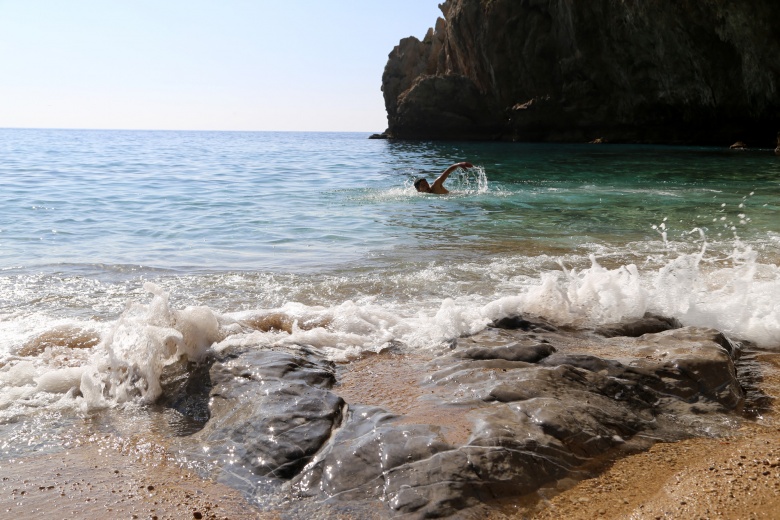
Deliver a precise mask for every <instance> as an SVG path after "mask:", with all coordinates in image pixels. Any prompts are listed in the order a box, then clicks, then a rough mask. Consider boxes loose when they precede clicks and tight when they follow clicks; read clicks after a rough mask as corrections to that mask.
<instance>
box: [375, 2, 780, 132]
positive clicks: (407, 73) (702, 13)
mask: <svg viewBox="0 0 780 520" xmlns="http://www.w3.org/2000/svg"><path fill="white" fill-rule="evenodd" d="M440 8H441V10H442V13H443V18H439V19H438V20H437V21H436V26H435V29H431V30H429V32H428V34H427V35H426V36H425V37H424V38H423V40H422V41H420V40H418V39H417V38H414V37H410V38H405V39H403V40H401V41H400V43H399V44H398V46H397V47H395V48H394V49H393V50H392V52H391V53H390V55H389V57H388V62H387V65H386V66H385V70H384V74H383V76H382V91H383V93H384V98H385V107H386V109H387V116H388V125H389V126H388V134H389V135H390V136H392V137H396V138H402V139H503V140H523V141H533V140H545V141H578V142H589V141H593V140H595V139H599V140H601V141H602V142H606V141H609V142H626V141H631V142H651V143H700V144H713V145H721V146H728V145H729V144H731V143H733V142H735V141H737V140H745V141H746V142H750V143H752V144H754V145H755V146H766V147H768V146H769V145H770V144H771V141H772V137H773V136H774V134H775V132H776V131H777V128H778V125H780V95H778V88H779V87H778V85H780V68H778V67H777V66H776V63H777V56H778V55H780V33H778V31H777V29H776V25H777V24H776V20H778V19H780V3H778V2H776V1H774V0H757V1H754V2H749V3H746V2H730V3H729V2H723V1H722V0H700V1H696V2H691V1H685V2H616V1H614V0H594V1H589V2H575V1H571V0H567V1H563V2H560V1H551V0H541V1H527V0H524V1H519V0H490V1H485V0H447V1H445V2H444V3H443V4H441V5H440Z"/></svg>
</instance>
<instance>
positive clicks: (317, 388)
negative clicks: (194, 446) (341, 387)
mask: <svg viewBox="0 0 780 520" xmlns="http://www.w3.org/2000/svg"><path fill="white" fill-rule="evenodd" d="M207 365H208V366H209V371H208V384H207V385H205V384H204V389H205V388H209V391H208V403H209V405H208V406H209V415H210V419H209V420H208V422H207V423H206V425H205V426H204V427H203V429H201V430H200V431H199V432H197V433H196V434H194V435H193V436H192V437H191V439H190V441H191V440H193V439H194V440H196V441H197V443H198V444H199V447H200V448H202V449H203V450H204V451H205V452H207V453H208V456H209V457H210V458H211V459H212V461H216V462H217V464H218V465H219V470H218V471H217V473H218V475H217V476H218V478H219V480H222V481H224V482H227V483H230V484H232V485H234V486H236V487H240V488H246V483H247V482H250V481H256V482H273V481H281V480H286V479H289V478H291V477H293V476H294V475H296V474H297V473H298V472H299V471H300V470H301V468H303V466H305V465H306V463H308V462H309V460H310V459H311V458H312V457H313V456H314V455H315V454H316V453H317V452H318V451H319V450H320V449H321V448H322V446H323V445H324V444H325V442H326V441H327V440H328V438H329V437H330V436H331V433H332V430H333V429H334V428H335V427H337V426H338V425H339V424H340V422H341V417H342V412H343V408H344V401H343V400H342V399H341V398H340V397H339V396H337V395H336V394H334V393H333V392H331V391H330V388H331V387H332V385H333V383H334V381H335V376H334V369H333V366H332V365H331V364H330V363H328V362H326V361H324V360H322V359H321V358H320V357H318V356H316V355H314V354H311V353H306V352H305V351H303V352H301V353H300V354H293V353H289V352H284V351H273V350H260V349H251V348H247V349H235V350H229V351H227V352H224V353H222V354H219V355H217V356H216V358H215V359H212V360H210V361H209V363H208V364H207ZM255 477H264V478H265V480H258V479H257V478H255Z"/></svg>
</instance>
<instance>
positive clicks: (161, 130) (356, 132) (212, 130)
mask: <svg viewBox="0 0 780 520" xmlns="http://www.w3.org/2000/svg"><path fill="white" fill-rule="evenodd" d="M0 130H62V131H81V132H245V133H251V132H268V133H271V132H273V133H307V134H315V133H322V134H326V133H327V134H381V133H383V132H384V130H217V129H194V128H187V129H177V128H79V127H56V126H53V127H45V126H0Z"/></svg>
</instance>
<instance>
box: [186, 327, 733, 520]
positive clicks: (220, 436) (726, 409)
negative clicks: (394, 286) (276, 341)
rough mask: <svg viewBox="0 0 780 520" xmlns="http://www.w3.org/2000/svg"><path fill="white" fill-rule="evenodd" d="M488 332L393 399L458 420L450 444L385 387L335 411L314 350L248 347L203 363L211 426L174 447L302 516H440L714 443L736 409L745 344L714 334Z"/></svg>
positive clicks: (393, 384) (330, 369) (426, 369)
mask: <svg viewBox="0 0 780 520" xmlns="http://www.w3.org/2000/svg"><path fill="white" fill-rule="evenodd" d="M657 322H664V323H666V324H667V325H669V326H670V327H671V325H678V324H676V323H674V322H671V321H670V320H665V319H663V318H652V319H651V324H654V325H653V326H655V325H657ZM497 324H501V325H504V326H507V325H508V324H514V325H516V326H517V327H516V328H511V329H510V328H497V327H491V328H488V329H486V330H485V331H483V332H481V333H479V334H476V335H474V336H471V337H468V338H460V339H458V340H457V341H456V342H455V343H454V345H453V346H454V350H453V351H451V352H450V353H449V354H447V355H442V356H438V357H434V358H431V359H430V360H429V361H427V362H426V363H423V364H421V365H420V366H419V380H418V381H417V383H413V384H416V386H417V387H418V388H417V390H418V391H417V393H415V394H412V393H404V394H403V395H405V396H416V397H410V398H412V399H415V400H417V401H418V402H419V403H420V404H424V407H423V408H425V409H427V410H438V411H441V412H442V414H444V415H449V416H453V417H456V416H457V417H458V418H459V420H460V421H462V422H464V423H467V424H468V425H470V426H469V427H468V433H467V434H466V435H465V436H463V437H462V438H456V437H453V436H448V435H446V434H444V433H443V431H444V430H443V427H442V425H441V424H439V421H438V420H437V419H436V414H433V413H425V412H422V413H413V412H410V411H409V410H411V409H412V408H409V407H406V408H405V409H406V410H407V413H403V412H399V411H397V410H396V409H394V408H397V405H396V404H397V403H398V401H397V400H393V399H386V397H387V396H386V395H384V394H387V393H392V392H393V391H394V389H395V391H406V390H408V389H405V388H404V389H399V388H397V384H398V383H397V380H396V379H393V380H390V381H385V382H384V384H386V386H385V387H379V386H377V387H376V388H366V389H365V391H364V392H360V391H359V389H358V391H357V392H354V391H353V392H352V393H350V394H349V395H350V396H351V397H350V402H348V403H345V402H344V400H343V399H342V398H341V397H339V395H338V394H339V392H340V387H339V384H338V383H337V380H336V379H337V378H336V374H337V373H339V372H338V371H337V370H335V367H334V366H333V365H332V364H330V363H328V362H327V361H324V360H323V359H322V358H321V357H320V356H318V355H317V354H316V353H314V352H313V351H310V350H307V349H305V348H301V350H300V351H299V352H290V351H285V350H282V349H280V350H278V351H277V350H260V349H256V350H255V349H251V348H245V349H237V350H231V351H228V352H226V353H223V354H220V355H218V356H216V357H215V358H214V359H212V361H211V363H210V366H209V367H208V374H209V376H208V379H209V381H208V383H207V384H203V385H201V386H202V388H203V391H204V392H205V393H207V394H208V396H209V397H208V408H209V417H210V418H209V419H208V421H207V423H206V424H205V426H204V427H203V428H202V429H201V430H200V431H198V432H197V433H194V434H192V435H191V436H190V437H188V438H187V440H186V442H187V443H190V444H191V443H192V441H197V444H198V445H199V446H203V447H205V448H207V451H208V453H209V455H208V458H209V460H210V464H212V465H215V466H216V468H217V469H216V471H215V473H216V474H217V476H218V477H219V478H220V480H222V481H224V482H228V483H231V484H233V485H234V486H237V487H241V488H242V489H244V490H245V491H247V492H249V493H255V495H256V496H263V497H266V499H267V497H268V496H270V495H273V494H276V495H277V496H279V497H290V496H292V497H296V498H298V499H300V500H298V501H296V502H295V503H294V504H295V505H294V507H295V508H298V509H301V510H305V509H307V508H336V510H339V508H344V507H345V505H348V507H349V508H350V510H351V511H353V513H354V512H355V511H358V510H359V511H362V512H361V513H360V514H359V515H358V516H361V515H362V514H366V515H368V512H370V511H373V514H376V504H377V502H378V501H379V502H383V503H384V504H385V507H387V508H389V510H390V511H396V512H398V513H402V514H406V515H412V516H414V517H439V516H446V515H450V514H454V513H456V512H458V511H460V510H463V509H467V508H470V507H475V506H479V505H480V504H489V503H490V501H492V500H494V499H497V498H502V497H509V496H520V495H524V494H528V493H532V492H534V491H536V490H537V489H539V488H540V487H542V486H545V485H553V484H554V483H555V482H556V481H557V480H559V479H562V478H566V477H571V476H575V477H576V476H577V475H578V474H581V473H583V472H584V471H585V469H584V468H586V467H587V464H588V462H589V461H592V460H594V459H601V458H603V457H609V456H615V455H616V454H617V453H620V452H624V451H629V450H632V449H640V448H644V447H647V446H648V445H649V444H650V443H652V442H655V441H659V440H667V441H671V440H677V439H681V438H685V437H689V436H694V435H702V434H705V433H706V434H709V435H713V434H717V432H718V431H722V430H723V429H724V428H728V427H729V426H730V425H731V423H732V421H733V415H731V414H732V413H733V412H735V411H736V412H738V411H739V410H740V409H741V406H742V405H743V403H744V399H745V393H744V390H743V389H742V387H741V385H740V382H739V380H738V379H737V371H736V370H735V365H734V363H735V360H736V359H737V358H738V357H739V354H740V352H741V347H740V345H739V344H738V343H736V342H733V341H731V340H729V339H728V338H726V337H725V336H723V335H722V334H720V333H719V332H717V331H713V330H710V329H699V328H690V327H687V328H669V330H664V331H661V332H655V333H654V332H649V333H643V335H641V336H639V337H627V336H621V337H613V338H606V337H603V336H601V335H599V334H594V333H593V332H589V331H575V332H571V331H569V332H562V331H560V330H557V329H555V328H554V327H552V326H549V325H548V324H545V323H543V322H540V321H538V322H535V321H532V320H527V319H524V318H521V317H517V318H515V319H510V320H505V321H502V322H500V323H497ZM640 328H641V327H640ZM651 328H652V327H651ZM611 330H614V327H613V328H611ZM626 330H628V331H634V330H635V328H632V327H626ZM382 362H383V361H382V357H381V356H377V358H376V359H375V360H374V363H382ZM368 366H371V365H368ZM349 369H350V368H349V366H346V367H342V369H341V370H342V371H344V370H349ZM361 381H364V383H363V384H364V385H369V386H370V385H372V384H376V385H379V384H380V383H381V382H380V381H376V382H373V383H372V382H371V378H366V379H361ZM375 390H377V391H375ZM393 403H396V404H393ZM440 416H441V415H440ZM286 507H293V506H292V505H289V504H288V506H286ZM360 507H365V508H366V509H365V510H362V509H360ZM355 508H357V509H355ZM388 512H389V511H388ZM369 516H370V515H369ZM379 516H383V515H381V514H380V515H379Z"/></svg>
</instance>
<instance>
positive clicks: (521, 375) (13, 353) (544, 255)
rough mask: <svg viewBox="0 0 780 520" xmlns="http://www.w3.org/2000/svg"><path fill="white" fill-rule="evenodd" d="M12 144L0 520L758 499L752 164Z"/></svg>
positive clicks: (779, 256) (759, 273) (198, 136)
mask: <svg viewBox="0 0 780 520" xmlns="http://www.w3.org/2000/svg"><path fill="white" fill-rule="evenodd" d="M2 134H3V137H4V140H3V143H4V146H5V147H6V151H7V153H6V154H5V155H4V156H3V159H2V160H0V170H1V173H2V174H3V179H4V181H3V182H4V186H3V188H4V192H5V193H8V194H9V198H8V204H5V205H3V206H2V207H1V208H0V245H2V248H0V469H1V470H2V478H3V479H4V480H2V482H1V483H0V486H1V487H0V506H2V509H0V510H2V511H5V512H7V513H8V514H14V515H16V516H17V517H19V518H25V517H33V516H35V517H39V516H41V515H42V514H46V515H48V516H52V515H55V516H56V515H57V514H59V513H61V512H65V513H63V515H64V516H68V515H70V516H73V517H84V518H92V517H97V516H100V515H102V516H106V515H115V516H118V517H132V515H137V517H138V518H153V517H155V516H157V517H158V518H190V517H193V518H197V517H198V516H200V517H202V518H225V517H227V518H253V517H259V518H266V517H268V518H276V517H280V518H296V517H318V516H322V517H326V516H327V517H334V516H335V517H338V516H341V517H344V518H386V517H388V516H392V515H396V514H407V515H412V516H413V515H415V514H417V515H419V516H424V515H426V514H428V515H439V516H443V515H445V516H446V515H455V516H458V515H460V516H463V517H469V516H468V515H471V517H474V518H476V517H482V516H485V515H492V516H494V517H496V518H500V517H501V516H502V515H503V516H508V517H516V518H532V517H540V518H552V517H556V516H557V517H571V518H593V517H599V516H602V517H605V518H625V517H632V515H633V517H636V518H656V517H659V516H660V517H661V518H663V517H664V515H667V516H668V517H670V518H671V517H673V516H678V517H679V516H680V515H683V516H689V515H694V516H695V515H698V516H702V517H713V518H730V517H733V515H734V512H735V511H738V512H739V513H740V514H742V513H743V512H751V511H754V512H755V513H756V515H757V517H759V518H760V514H761V513H762V511H763V510H764V509H766V510H768V511H772V509H771V508H770V507H769V506H771V504H775V503H776V500H777V495H776V493H777V487H776V486H774V480H776V475H777V470H776V466H773V464H775V462H776V458H777V456H778V454H777V452H776V451H774V447H773V445H772V444H771V443H772V442H773V435H774V436H775V437H776V435H777V433H778V432H777V428H778V426H777V419H776V411H775V410H774V408H773V407H774V401H773V399H774V398H776V396H777V392H778V390H777V375H776V373H777V357H776V356H777V352H778V351H780V311H779V310H778V309H779V307H778V300H777V294H778V288H780V268H778V264H780V227H778V222H780V219H778V218H777V216H778V212H780V206H778V205H777V200H778V195H780V185H778V183H777V178H778V175H780V162H778V161H777V160H776V157H775V156H774V155H773V154H771V153H770V152H771V151H768V152H767V151H764V150H755V151H752V150H751V151H740V152H732V151H730V150H720V149H715V148H706V147H678V148H673V147H653V146H635V145H630V146H629V145H626V146H623V145H605V146H597V147H594V146H591V145H552V144H529V143H461V142H441V143H439V142H436V143H428V142H402V141H398V142H393V141H384V140H370V141H369V140H368V139H367V138H366V136H365V135H361V134H353V133H321V134H320V133H271V132H235V133H233V132H132V131H128V132H123V131H66V130H61V131H54V130H2ZM765 152H767V153H765ZM463 160H468V161H469V162H471V163H473V164H474V165H475V168H471V169H467V170H462V169H461V170H459V171H455V172H453V174H452V175H451V177H450V178H449V179H448V180H447V186H448V189H449V190H450V192H451V193H450V195H448V196H446V197H437V196H433V195H426V194H420V193H417V192H416V191H415V190H414V188H413V182H414V180H415V179H416V178H419V177H427V178H428V179H432V178H434V175H435V174H436V173H437V172H441V171H443V170H444V169H445V168H447V167H448V166H449V165H451V164H454V163H456V162H458V161H463ZM735 367H736V368H735ZM762 392H763V393H762ZM767 442H769V443H770V444H766V443H767ZM378 454H381V455H378ZM742 457H745V458H744V459H743V458H742ZM756 461H757V462H756ZM765 461H766V462H767V464H765ZM740 463H741V464H742V465H741V466H740ZM710 468H712V469H710ZM764 472H768V474H766V475H765V474H764ZM678 482H680V483H679V484H677V483H678ZM713 489H715V490H717V491H715V492H713V491H711V490H713ZM731 494H733V495H734V496H733V497H732V496H730V495H731ZM773 501H774V502H773ZM682 502H685V503H684V504H683V503H682ZM762 504H768V506H767V508H764V507H763V505H762ZM751 508H753V509H751ZM109 509H110V511H109ZM708 511H709V512H708ZM464 515H465V516H464ZM578 515H580V516H578ZM610 515H612V516H610Z"/></svg>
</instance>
